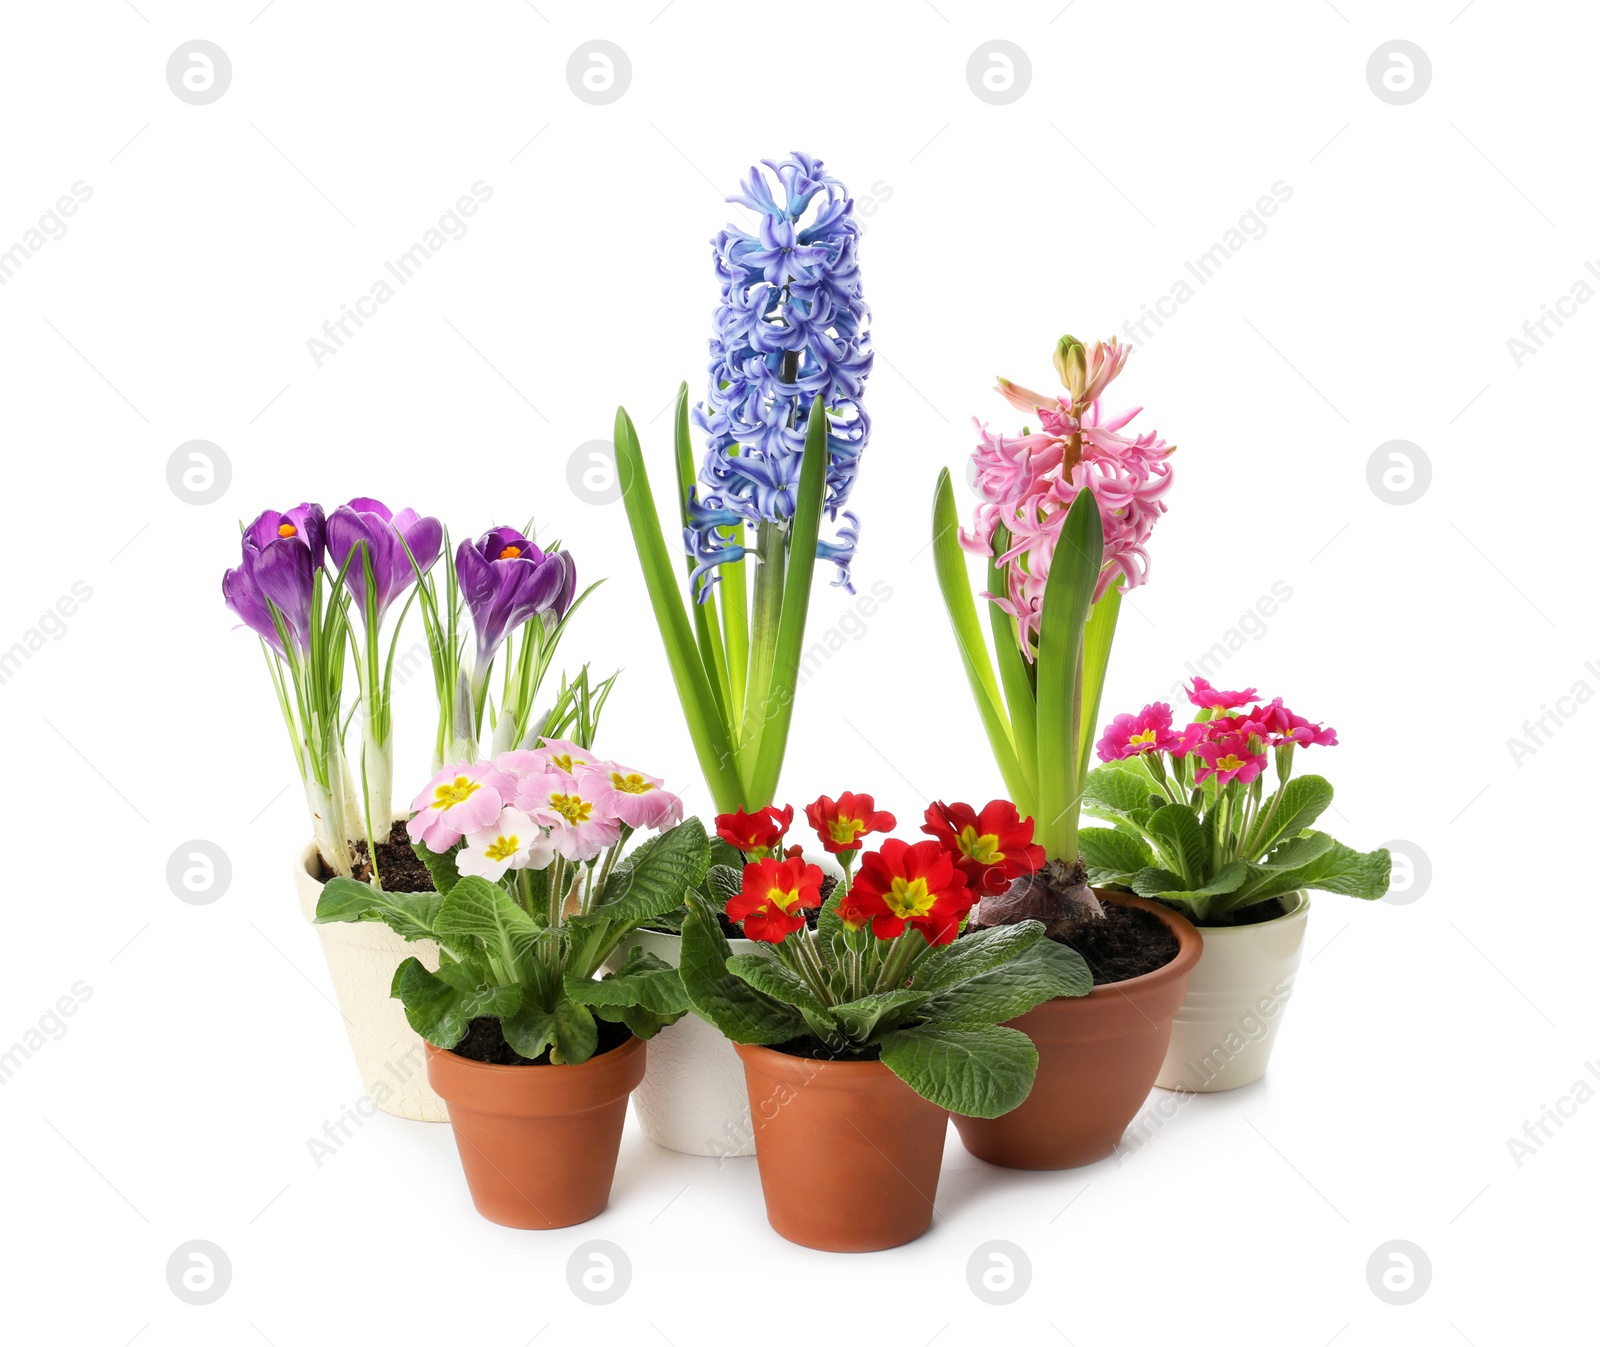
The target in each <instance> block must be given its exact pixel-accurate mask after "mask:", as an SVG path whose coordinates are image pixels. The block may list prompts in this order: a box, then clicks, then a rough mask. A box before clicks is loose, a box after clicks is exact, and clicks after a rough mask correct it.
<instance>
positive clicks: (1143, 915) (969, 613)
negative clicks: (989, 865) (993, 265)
mask: <svg viewBox="0 0 1600 1347" xmlns="http://www.w3.org/2000/svg"><path fill="white" fill-rule="evenodd" d="M1127 355H1128V352H1127V351H1126V350H1125V349H1124V348H1122V347H1121V346H1119V345H1118V344H1117V342H1116V339H1115V338H1113V339H1112V340H1111V341H1110V342H1096V343H1095V344H1094V346H1093V347H1092V348H1086V347H1085V346H1084V345H1083V344H1082V343H1081V342H1078V341H1077V340H1075V339H1074V338H1072V337H1063V338H1062V339H1061V340H1060V342H1058V343H1057V346H1056V352H1055V366H1056V372H1057V373H1058V375H1059V376H1060V379H1061V383H1062V386H1063V388H1064V389H1065V396H1064V397H1050V396H1046V395H1044V394H1040V393H1035V392H1033V391H1032V390H1030V389H1027V388H1023V387H1021V386H1020V385H1017V384H1013V383H1011V382H1010V381H1008V380H1005V379H1002V380H1000V383H999V392H1000V393H1001V395H1002V396H1003V397H1004V398H1005V399H1006V401H1007V402H1009V403H1010V404H1011V406H1012V407H1014V408H1016V409H1017V410H1019V411H1021V412H1023V413H1024V414H1025V415H1026V416H1027V417H1028V418H1029V420H1030V422H1031V423H1033V424H1035V425H1036V426H1037V429H1034V430H1031V431H1030V430H1027V429H1024V430H1023V431H1022V433H1020V434H1017V435H1010V434H1005V433H997V432H993V431H991V430H989V429H987V428H984V429H983V430H982V438H981V443H980V444H979V446H978V449H977V450H976V452H975V453H974V454H973V465H974V469H975V484H976V487H977V490H978V494H979V496H980V501H979V505H978V508H977V514H976V519H975V526H974V529H973V531H972V532H971V533H964V532H963V531H962V530H961V528H960V524H959V521H958V519H957V516H956V507H955V498H954V495H953V493H952V491H951V487H950V475H949V473H948V472H944V473H941V474H940V477H939V483H938V488H937V491H936V494H935V500H934V515H933V552H934V559H935V565H936V569H937V572H938V578H939V585H940V589H941V591H942V593H943V596H944V602H945V606H946V609H947V610H948V612H949V615H950V621H951V626H952V627H953V629H954V631H955V635H956V642H957V646H958V648H959V650H960V653H961V657H962V661H963V665H964V667H965V670H966V674H967V679H968V683H969V685H970V686H971V689H972V694H973V698H974V700H975V701H976V703H977V706H978V711H979V715H980V718H981V720H982V722H983V726H984V730H985V732H986V734H987V736H988V740H989V744H990V747H991V748H992V750H993V752H994V756H995V762H996V765H997V766H998V767H999V770H1000V774H1001V776H1002V778H1003V779H1004V781H1005V783H1006V786H1007V790H1008V793H1009V794H1010V796H1011V798H1012V799H1013V800H1014V801H1015V802H1016V804H1017V806H1018V808H1019V809H1020V810H1021V811H1022V812H1023V813H1025V814H1031V815H1033V816H1034V817H1035V818H1037V819H1038V820H1039V830H1038V841H1039V844H1040V845H1041V846H1042V847H1043V849H1044V864H1043V865H1042V866H1041V867H1040V868H1039V869H1038V870H1036V871H1033V872H1031V873H1027V874H1023V875H1020V876H1018V877H1016V878H1015V879H1014V880H1011V881H1009V882H1008V883H1006V884H1003V885H999V884H997V885H996V886H995V887H996V888H997V889H998V890H999V891H993V890H991V891H989V892H986V893H985V894H984V896H983V898H982V901H981V902H980V904H979V906H978V909H977V911H976V913H975V914H974V922H973V924H974V926H975V927H978V928H987V927H993V926H1006V925H1010V924H1013V923H1017V922H1027V921H1039V922H1041V923H1043V926H1044V929H1045V932H1046V935H1047V937H1048V939H1050V940H1051V941H1054V942H1060V943H1063V944H1066V945H1068V946H1070V947H1072V948H1074V949H1076V950H1078V951H1079V952H1080V953H1081V954H1082V955H1083V957H1084V959H1085V961H1086V962H1087V963H1088V966H1089V968H1090V970H1091V972H1092V973H1093V975H1094V981H1095V989H1094V990H1093V991H1092V992H1091V993H1090V994H1089V995H1087V996H1084V997H1079V998H1072V999H1058V1000H1051V1001H1045V1002H1043V1003H1041V1004H1040V1005H1038V1006H1037V1007H1036V1008H1034V1009H1032V1010H1030V1011H1029V1012H1028V1013H1027V1014H1026V1015H1024V1016H1022V1017H1020V1018H1018V1019H1017V1020H1016V1021H1015V1022H1014V1023H1015V1027H1017V1028H1019V1029H1021V1030H1023V1031H1024V1032H1026V1033H1027V1034H1028V1035H1029V1036H1030V1037H1031V1038H1032V1039H1033V1041H1034V1044H1035V1045H1036V1047H1037V1048H1038V1051H1039V1073H1038V1079H1037V1081H1036V1082H1035V1085H1034V1088H1033V1092H1032V1094H1031V1095H1030V1096H1029V1097H1028V1099H1027V1101H1026V1102H1025V1103H1024V1104H1023V1105H1022V1106H1021V1107H1019V1108H1017V1109H1015V1110H1013V1111H1011V1112H1009V1113H1007V1114H1006V1115H1004V1116H1003V1117H999V1118H994V1119H988V1118H981V1117H976V1116H965V1117H964V1116H961V1115H960V1113H959V1111H958V1114H957V1116H956V1118H955V1123H956V1127H957V1129H958V1130H959V1131H960V1133H961V1138H962V1141H963V1142H964V1143H965V1144H966V1146H967V1149H968V1150H970V1151H972V1152H973V1153H974V1154H975V1155H977V1156H979V1157H980V1158H982V1159H985V1160H988V1161H990V1162H991V1163H994V1164H1001V1165H1008V1166H1011V1167H1013V1168H1023V1169H1060V1168H1066V1167H1069V1166H1073V1165H1081V1164H1088V1163H1090V1162H1091V1161H1094V1160H1098V1159H1100V1158H1102V1157H1103V1156H1105V1155H1108V1154H1110V1153H1111V1151H1112V1150H1113V1149H1114V1148H1115V1146H1116V1144H1117V1142H1118V1141H1119V1140H1120V1139H1121V1136H1122V1133H1123V1130H1124V1129H1125V1128H1126V1126H1127V1124H1128V1123H1129V1121H1131V1119H1132V1118H1133V1115H1134V1114H1135V1112H1137V1110H1138V1108H1139V1106H1140V1105H1141V1104H1142V1103H1143V1102H1144V1099H1145V1097H1146V1095H1148V1093H1149V1091H1150V1086H1151V1085H1152V1084H1153V1083H1154V1081H1155V1077H1156V1073H1157V1071H1158V1070H1159V1069H1160V1067H1161V1062H1162V1059H1163V1057H1164V1056H1165V1054H1166V1050H1167V1042H1168V1038H1169V1037H1170V1034H1171V1027H1172V1016H1173V1013H1174V1012H1175V1011H1176V1010H1177V1009H1178V1006H1179V1005H1180V1004H1181V1003H1182V1001H1183V997H1184V989H1185V984H1186V981H1187V978H1188V975H1189V971H1190V969H1191V968H1192V967H1193V966H1194V962H1195V960H1196V959H1197V958H1198V957H1199V954H1200V937H1199V935H1198V934H1197V932H1196V931H1195V929H1194V927H1193V926H1192V925H1190V924H1189V922H1187V921H1186V920H1184V918H1182V917H1181V916H1179V915H1178V913H1177V912H1176V911H1175V910H1174V909H1172V908H1170V907H1167V906H1165V905H1163V904H1160V903H1157V902H1153V901H1151V900H1149V899H1146V898H1141V897H1139V896H1137V895H1134V894H1129V895H1117V894H1112V893H1110V892H1109V891H1100V892H1097V891H1096V890H1095V889H1094V888H1093V887H1092V886H1091V883H1090V880H1091V878H1092V877H1091V875H1090V873H1089V870H1088V867H1087V865H1086V863H1085V861H1084V858H1083V856H1082V854H1081V852H1080V849H1079V840H1078V838H1079V833H1078V817H1079V810H1080V807H1081V804H1082V801H1083V785H1084V778H1085V777H1086V776H1087V775H1088V771H1089V750H1090V748H1091V746H1092V743H1093V727H1094V725H1095V724H1096V720H1097V717H1098V714H1099V705H1100V694H1101V689H1102V687H1103V685H1104V682H1105V675H1106V668H1107V664H1108V662H1109V660H1110V655H1111V643H1112V637H1113V636H1114V634H1115V632H1116V623H1117V614H1118V610H1119V608H1120V606H1121V602H1122V595H1123V593H1124V592H1125V590H1127V589H1129V588H1132V587H1134V586H1136V585H1139V584H1142V583H1144V581H1145V579H1146V578H1147V574H1148V567H1149V558H1148V552H1147V550H1146V548H1147V544H1148V542H1149V539H1150V536H1151V533H1152V531H1153V530H1154V528H1155V524H1156V521H1157V520H1158V519H1159V518H1160V516H1161V514H1162V513H1163V511H1164V510H1165V509H1166V505H1165V502H1164V500H1163V497H1164V496H1165V494H1166V492H1167V489H1168V488H1169V486H1170V485H1171V480H1172V468H1171V464H1170V462H1169V459H1170V456H1171V454H1172V452H1173V449H1172V446H1171V445H1169V444H1168V443H1167V442H1166V441H1165V440H1163V439H1161V438H1160V437H1159V436H1158V435H1156V434H1155V432H1154V431H1145V432H1143V433H1141V434H1137V435H1135V434H1133V433H1130V432H1128V431H1127V426H1128V424H1129V422H1131V421H1132V419H1133V418H1134V416H1135V415H1137V412H1136V411H1135V412H1127V413H1121V414H1117V415H1104V414H1102V411H1101V406H1100V399H1101V397H1102V395H1103V394H1104V392H1105V390H1106V388H1107V386H1108V385H1109V384H1110V383H1111V382H1112V380H1113V379H1115V378H1116V377H1117V375H1118V374H1120V373H1121V371H1122V369H1123V366H1124V364H1125V363H1126V360H1127ZM963 546H965V547H966V548H967V549H968V550H970V551H973V552H976V553H978V554H979V555H981V556H983V557H984V558H985V573H986V579H987V584H986V586H985V588H984V591H983V593H982V596H981V597H982V598H983V599H984V600H986V607H987V610H988V617H989V626H990V629H991V631H992V633H993V638H994V641H993V644H994V651H993V656H992V657H991V655H990V651H989V647H988V644H987V643H986V642H985V640H984V635H983V629H982V627H981V626H980V624H979V620H978V613H977V607H976V604H975V603H974V600H973V596H972V591H971V588H970V584H969V581H968V578H967V569H966V565H965V562H964V560H963V557H962V547H963ZM997 666H998V670H999V673H998V677H997V676H996V668H997ZM966 835H968V834H963V836H966ZM970 836H971V838H972V839H973V842H972V845H976V846H988V845H990V843H989V842H988V841H986V840H985V839H986V838H988V837H989V836H990V834H988V833H986V832H981V831H978V830H977V829H974V830H972V832H971V833H970Z"/></svg>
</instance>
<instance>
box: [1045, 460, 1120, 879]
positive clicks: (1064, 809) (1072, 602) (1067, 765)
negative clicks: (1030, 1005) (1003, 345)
mask: <svg viewBox="0 0 1600 1347" xmlns="http://www.w3.org/2000/svg"><path fill="white" fill-rule="evenodd" d="M1104 551H1105V536H1104V533H1103V531H1102V529H1101V527H1100V507H1099V504H1098V503H1097V502H1096V501H1095V498H1094V496H1093V494H1092V493H1090V492H1089V491H1087V490H1082V491H1079V492H1078V494H1077V496H1076V497H1075V498H1074V499H1073V502H1072V505H1071V506H1070V508H1069V509H1068V510H1067V517H1066V519H1065V520H1064V521H1063V523H1062V525H1061V533H1060V536H1059V537H1058V538H1057V539H1056V546H1055V551H1054V552H1053V553H1052V554H1051V559H1050V577H1049V579H1047V580H1046V581H1045V585H1044V604H1043V608H1042V610H1041V612H1040V615H1039V660H1038V663H1039V673H1038V686H1039V716H1038V732H1039V813H1038V827H1037V829H1036V831H1035V833H1034V836H1035V837H1036V838H1037V839H1038V841H1039V842H1040V843H1041V844H1042V845H1043V847H1044V850H1045V855H1046V856H1048V857H1049V858H1050V859H1051V860H1064V861H1071V860H1075V859H1077V854H1078V813H1079V810H1080V809H1081V808H1082V805H1083V798H1082V792H1083V782H1082V780H1081V777H1080V775H1079V772H1078V723H1079V720H1080V719H1081V717H1082V715H1083V697H1082V691H1083V684H1082V675H1083V642H1084V626H1085V624H1086V623H1087V622H1088V620H1089V608H1090V605H1091V604H1092V603H1093V601H1094V589H1095V584H1096V582H1097V581H1098V580H1099V577H1100V567H1101V561H1102V557H1103V554H1104Z"/></svg>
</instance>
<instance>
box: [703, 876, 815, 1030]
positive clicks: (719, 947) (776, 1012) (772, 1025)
mask: <svg viewBox="0 0 1600 1347" xmlns="http://www.w3.org/2000/svg"><path fill="white" fill-rule="evenodd" d="M731 956H732V950H730V949H729V948H728V942H727V939H726V938H725V937H724V936H723V934H722V930H721V928H720V927H719V926H718V925H717V918H716V916H715V914H714V913H713V912H712V911H711V910H710V908H709V907H707V906H706V904H705V902H704V900H702V899H696V900H695V901H694V902H692V903H691V904H690V905H689V915H688V916H687V917H686V918H685V919H684V923H683V942H682V944H681V945H680V946H679V951H678V972H679V974H680V975H681V976H682V978H683V986H684V990H685V991H686V992H687V993H688V996H689V1003H690V1004H691V1005H692V1006H693V1007H694V1008H695V1010H697V1011H698V1012H699V1013H700V1014H701V1015H703V1016H704V1017H705V1018H706V1019H708V1020H710V1021H711V1023H712V1024H714V1025H716V1027H717V1028H718V1029H720V1030H722V1032H723V1033H724V1034H725V1035H726V1036H727V1037H728V1038H730V1039H732V1040H733V1041H734V1042H735V1043H760V1044H770V1043H786V1042H788V1041H789V1040H790V1039H791V1038H799V1037H801V1036H803V1035H804V1034H805V1033H807V1032H808V1026H807V1025H806V1022H805V1019H804V1018H803V1017H802V1016H800V1015H799V1014H798V1013H796V1012H795V1011H794V1010H793V1009H791V1008H790V1007H789V1006H787V1005H784V1004H782V1003H780V1002H778V1001H774V1000H773V999H772V998H771V997H770V996H764V995H762V994H761V993H760V992H758V991H757V990H756V989H755V988H754V987H752V986H751V985H750V984H749V983H748V982H745V981H743V980H741V979H739V978H736V977H734V975H733V974H732V973H730V972H729V971H728V960H729V958H730V957H731Z"/></svg>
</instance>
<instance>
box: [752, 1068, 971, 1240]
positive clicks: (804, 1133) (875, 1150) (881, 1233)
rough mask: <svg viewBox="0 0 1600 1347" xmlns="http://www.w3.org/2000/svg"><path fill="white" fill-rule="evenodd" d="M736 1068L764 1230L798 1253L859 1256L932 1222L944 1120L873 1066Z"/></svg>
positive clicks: (908, 1237) (886, 1070)
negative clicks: (751, 1132)
mask: <svg viewBox="0 0 1600 1347" xmlns="http://www.w3.org/2000/svg"><path fill="white" fill-rule="evenodd" d="M735 1051H737V1052H738V1054H739V1056H740V1057H741V1058H743V1059H744V1073H745V1080H746V1083H747V1085H748V1087H749V1092H750V1116H751V1118H752V1120H753V1121H754V1124H755V1137H756V1164H757V1165H758V1166H759V1168H760V1170H761V1191H762V1194H763V1196H764V1197H765V1198H766V1203H767V1221H768V1223H769V1224H770V1225H771V1226H772V1228H773V1229H774V1230H776V1231H777V1232H778V1233H779V1234H780V1235H782V1236H783V1237H784V1238H785V1239H787V1240H790V1241H792V1242H793V1243H795V1244H803V1245H804V1246H805V1247H806V1248H808V1249H825V1250H828V1251H830V1252H833V1253H866V1252H868V1251H869V1250H872V1249H892V1248H893V1247H894V1246H895V1245H897V1244H905V1243H907V1242H908V1241H910V1240H913V1239H915V1238H916V1237H917V1236H918V1235H920V1234H921V1233H922V1232H923V1231H924V1230H926V1229H927V1228H928V1226H929V1225H930V1224H931V1223H932V1221H933V1199H934V1194H935V1193H936V1192H937V1191H938V1188H939V1162H940V1159H941V1158H942V1157H943V1155H944V1138H945V1119H946V1118H947V1117H948V1116H949V1115H948V1114H947V1113H946V1112H945V1110H944V1109H942V1108H940V1107H939V1106H938V1105H937V1104H932V1103H929V1102H928V1100H926V1099H924V1098H923V1097H922V1096H921V1095H919V1094H917V1093H916V1092H915V1091H914V1090H913V1089H912V1088H911V1087H910V1086H909V1085H907V1084H906V1083H905V1082H904V1081H903V1080H901V1079H900V1078H899V1077H898V1076H896V1075H895V1074H894V1072H892V1071H890V1070H889V1068H888V1067H886V1066H884V1065H883V1063H882V1062H816V1061H811V1060H810V1059H808V1058H804V1057H791V1056H790V1055H789V1054H788V1053H783V1052H775V1051H774V1050H773V1049H771V1048H759V1047H747V1046H745V1045H743V1044H738V1045H736V1046H735Z"/></svg>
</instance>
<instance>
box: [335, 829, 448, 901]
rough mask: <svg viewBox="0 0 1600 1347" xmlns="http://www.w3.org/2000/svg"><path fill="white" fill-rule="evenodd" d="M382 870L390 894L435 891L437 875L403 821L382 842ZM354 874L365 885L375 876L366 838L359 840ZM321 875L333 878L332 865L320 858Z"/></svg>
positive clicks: (379, 846) (380, 873)
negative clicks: (417, 849) (416, 848)
mask: <svg viewBox="0 0 1600 1347" xmlns="http://www.w3.org/2000/svg"><path fill="white" fill-rule="evenodd" d="M378 873H379V875H380V877H381V878H382V880H383V887H384V888H385V889H387V890H388V891H389V892H390V893H432V892H433V876H432V875H430V874H429V873H428V867H427V866H426V865H424V864H423V863H422V862H421V861H419V860H418V859H417V853H416V852H414V851H413V850H412V849H411V838H410V837H409V836H408V835H407V834H406V825H405V824H404V823H403V822H396V823H395V825H394V826H393V827H392V828H390V829H389V840H388V841H387V842H379V843H378ZM351 874H352V875H354V876H355V878H356V879H359V880H360V881H361V882H362V883H363V884H365V883H366V882H367V881H368V880H370V879H371V878H372V861H371V859H370V857H369V856H368V854H367V843H366V839H365V838H363V839H361V840H360V841H358V842H357V843H356V859H355V864H354V865H353V866H352V867H351ZM317 877H318V878H319V879H321V880H323V881H324V882H326V881H327V880H329V879H331V878H332V876H331V875H330V874H329V873H328V867H327V866H325V865H323V864H322V862H321V861H320V860H319V861H318V862H317Z"/></svg>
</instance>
